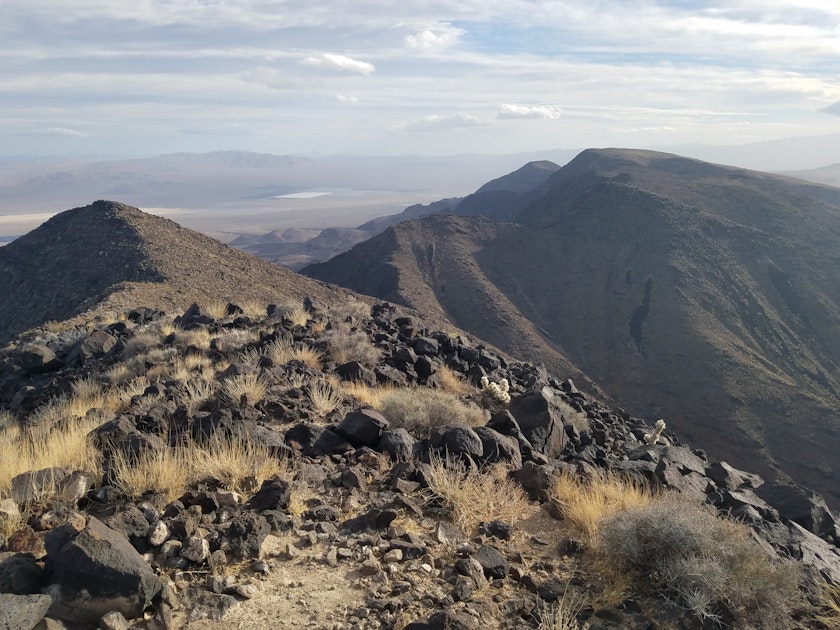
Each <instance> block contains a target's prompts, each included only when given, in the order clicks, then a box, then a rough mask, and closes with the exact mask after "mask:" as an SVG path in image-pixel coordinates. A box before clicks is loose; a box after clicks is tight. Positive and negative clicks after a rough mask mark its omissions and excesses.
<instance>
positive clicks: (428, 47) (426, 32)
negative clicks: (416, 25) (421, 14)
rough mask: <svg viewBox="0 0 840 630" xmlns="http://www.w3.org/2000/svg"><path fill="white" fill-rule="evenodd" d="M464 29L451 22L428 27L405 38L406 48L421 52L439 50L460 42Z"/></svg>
mask: <svg viewBox="0 0 840 630" xmlns="http://www.w3.org/2000/svg"><path fill="white" fill-rule="evenodd" d="M463 33H464V31H463V29H460V28H456V27H454V26H452V25H450V24H443V25H439V26H436V27H433V28H426V29H423V30H420V31H417V32H415V33H411V34H410V35H406V36H405V37H404V38H403V42H404V43H405V46H406V48H408V49H409V50H417V51H421V52H430V51H439V50H444V49H446V48H449V47H451V46H454V45H455V44H457V43H458V40H459V39H460V37H461V35H463Z"/></svg>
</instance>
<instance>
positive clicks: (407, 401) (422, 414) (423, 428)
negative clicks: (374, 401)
mask: <svg viewBox="0 0 840 630" xmlns="http://www.w3.org/2000/svg"><path fill="white" fill-rule="evenodd" d="M374 408H375V409H377V410H378V411H379V412H380V413H382V415H383V416H385V417H386V418H387V419H388V421H389V422H390V423H391V426H392V427H394V428H399V427H403V428H405V429H408V431H410V432H411V433H412V434H414V435H415V437H420V438H424V437H427V436H428V435H429V434H430V433H431V432H432V430H433V429H434V428H435V427H439V426H442V425H445V424H466V425H469V426H479V425H482V424H484V423H485V421H486V418H485V416H484V411H483V410H482V409H480V408H479V407H477V406H475V405H471V404H468V403H465V402H464V401H462V400H461V399H460V398H458V396H456V395H454V394H452V393H450V392H446V391H443V390H438V389H428V388H426V387H395V388H393V389H390V390H386V391H385V392H383V394H382V397H381V399H380V401H379V404H378V405H376V406H375V407H374Z"/></svg>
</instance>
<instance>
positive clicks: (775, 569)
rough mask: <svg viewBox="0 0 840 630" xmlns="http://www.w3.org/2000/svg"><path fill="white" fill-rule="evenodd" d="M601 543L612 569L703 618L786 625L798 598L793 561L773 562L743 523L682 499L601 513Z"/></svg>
mask: <svg viewBox="0 0 840 630" xmlns="http://www.w3.org/2000/svg"><path fill="white" fill-rule="evenodd" d="M596 546H597V552H598V556H599V559H600V561H601V562H602V563H603V564H604V565H608V566H609V567H610V570H611V571H616V572H619V573H625V574H628V575H630V576H631V577H632V579H633V584H634V585H635V586H636V587H637V588H639V589H640V590H642V591H644V592H647V593H648V594H652V595H655V596H658V597H659V598H662V599H664V600H666V601H668V602H670V603H671V604H673V605H675V606H677V607H678V608H679V609H682V610H687V611H689V612H690V613H692V614H693V615H694V616H696V617H697V618H698V619H700V620H704V621H705V620H711V621H713V622H717V623H725V624H727V625H731V626H732V627H744V626H745V625H746V624H751V623H752V624H757V625H758V626H759V627H761V628H784V627H787V625H786V621H785V620H786V619H789V612H790V610H791V608H792V607H793V606H794V605H795V604H796V603H797V602H798V601H799V598H800V594H799V591H798V578H799V575H798V571H797V569H796V567H795V565H794V564H793V563H791V562H781V561H773V560H772V559H771V558H770V557H769V556H768V555H767V553H766V552H765V551H764V549H763V548H761V547H760V546H759V545H758V543H756V542H755V541H754V540H753V539H752V538H751V536H750V533H749V529H748V528H747V526H746V525H743V524H741V523H737V522H735V521H732V520H729V519H725V518H721V517H719V516H718V515H717V513H716V512H715V511H714V509H712V508H708V507H705V506H699V505H695V504H691V503H688V502H687V501H685V500H682V499H680V498H679V497H668V498H666V497H664V496H662V497H659V498H657V499H656V500H654V501H651V502H650V503H649V504H648V505H644V506H639V507H635V508H630V509H626V510H622V511H619V512H616V513H615V514H614V515H612V516H610V517H608V518H606V519H604V520H603V521H602V522H601V523H600V525H599V527H598V533H597V543H596Z"/></svg>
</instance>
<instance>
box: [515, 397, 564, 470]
mask: <svg viewBox="0 0 840 630" xmlns="http://www.w3.org/2000/svg"><path fill="white" fill-rule="evenodd" d="M554 397H555V394H554V393H553V392H552V390H551V389H550V388H547V387H544V388H543V389H542V390H540V391H538V392H530V393H528V394H525V395H523V396H519V397H517V398H514V399H513V400H512V401H511V403H510V406H509V407H508V410H509V411H510V413H511V415H512V416H513V417H514V418H515V419H516V422H517V424H518V425H519V428H520V429H521V430H522V434H523V435H524V436H525V439H527V440H528V442H529V443H530V444H531V445H532V446H533V447H534V448H535V449H536V450H538V451H539V452H540V453H542V454H543V455H546V456H548V457H552V458H553V457H559V456H560V454H561V453H562V452H563V447H564V446H566V441H567V440H568V438H567V436H566V431H565V429H564V428H563V415H562V412H561V411H560V410H559V409H558V408H557V407H556V405H555V404H554Z"/></svg>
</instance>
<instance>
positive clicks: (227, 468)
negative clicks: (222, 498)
mask: <svg viewBox="0 0 840 630" xmlns="http://www.w3.org/2000/svg"><path fill="white" fill-rule="evenodd" d="M195 454H196V455H195V458H194V460H193V461H192V462H191V463H192V471H193V478H194V479H196V480H197V481H201V480H204V479H211V480H215V481H219V482H221V484H222V486H223V487H224V488H225V489H227V490H233V491H236V492H239V493H241V494H247V492H246V491H247V490H249V487H247V486H246V484H245V482H246V480H248V479H249V478H251V479H255V480H256V486H255V488H257V489H258V488H259V487H260V485H262V482H263V481H265V480H266V479H271V478H272V477H274V476H275V475H279V474H281V473H282V472H283V471H284V468H283V466H282V465H281V463H280V462H279V461H278V460H277V458H276V457H273V456H272V455H271V452H270V451H269V449H268V447H267V446H265V445H264V444H260V443H257V442H254V441H253V440H250V439H248V438H245V437H241V436H238V435H235V436H220V435H219V434H216V435H214V436H213V438H211V439H210V441H209V442H208V443H207V444H205V445H202V446H201V447H200V448H196V450H195Z"/></svg>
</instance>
